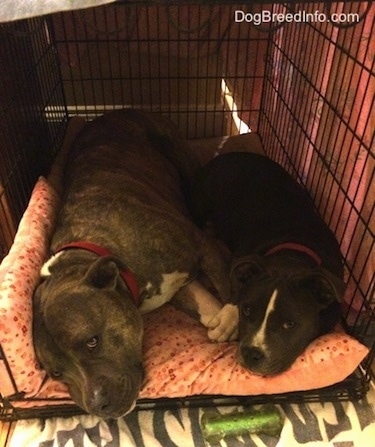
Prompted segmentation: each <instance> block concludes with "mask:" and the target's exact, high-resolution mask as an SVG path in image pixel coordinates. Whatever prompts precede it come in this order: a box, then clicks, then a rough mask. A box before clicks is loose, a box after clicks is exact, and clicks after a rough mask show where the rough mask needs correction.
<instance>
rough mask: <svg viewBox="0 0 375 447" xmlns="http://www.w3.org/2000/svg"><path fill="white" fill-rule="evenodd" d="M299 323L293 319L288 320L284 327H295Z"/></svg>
mask: <svg viewBox="0 0 375 447" xmlns="http://www.w3.org/2000/svg"><path fill="white" fill-rule="evenodd" d="M296 325H297V323H296V322H295V321H293V320H287V321H284V323H283V328H284V329H294V328H295V327H296Z"/></svg>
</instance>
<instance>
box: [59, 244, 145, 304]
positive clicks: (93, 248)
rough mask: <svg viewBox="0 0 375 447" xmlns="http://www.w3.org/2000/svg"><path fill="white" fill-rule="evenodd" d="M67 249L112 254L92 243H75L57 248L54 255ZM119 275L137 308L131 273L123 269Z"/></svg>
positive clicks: (137, 293) (137, 302)
mask: <svg viewBox="0 0 375 447" xmlns="http://www.w3.org/2000/svg"><path fill="white" fill-rule="evenodd" d="M67 248H82V249H84V250H87V251H91V252H92V253H95V254H96V255H98V256H112V253H111V252H110V251H109V250H107V249H106V248H103V247H101V246H100V245H96V244H93V243H92V242H86V241H76V242H70V243H69V244H64V245H62V246H60V247H58V248H57V250H56V251H55V254H56V253H57V252H59V251H62V250H65V249H67ZM120 275H121V278H122V279H123V280H124V281H125V284H126V285H127V286H128V289H129V290H130V292H131V294H132V296H133V300H134V302H135V304H136V306H139V304H140V302H139V295H140V294H139V287H138V283H137V280H136V278H135V276H134V274H133V272H132V271H130V270H129V269H126V268H124V269H123V270H122V271H121V272H120Z"/></svg>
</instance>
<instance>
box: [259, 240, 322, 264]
mask: <svg viewBox="0 0 375 447" xmlns="http://www.w3.org/2000/svg"><path fill="white" fill-rule="evenodd" d="M281 250H295V251H299V252H301V253H304V254H306V255H308V256H310V258H311V259H312V260H313V261H314V262H315V263H316V264H317V265H321V264H322V260H321V258H320V256H319V255H317V254H316V253H315V251H314V250H311V248H309V247H306V246H305V245H302V244H297V243H295V242H285V243H284V244H279V245H275V246H274V247H272V248H271V249H269V250H268V251H267V252H266V253H265V256H268V255H272V254H273V253H276V252H278V251H281Z"/></svg>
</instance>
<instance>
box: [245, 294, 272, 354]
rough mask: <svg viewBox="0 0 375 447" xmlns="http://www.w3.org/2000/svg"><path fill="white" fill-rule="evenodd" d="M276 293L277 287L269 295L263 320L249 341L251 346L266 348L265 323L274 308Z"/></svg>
mask: <svg viewBox="0 0 375 447" xmlns="http://www.w3.org/2000/svg"><path fill="white" fill-rule="evenodd" d="M277 295H278V291H277V289H275V290H274V291H273V293H272V295H271V298H270V300H269V302H268V306H267V309H266V313H265V315H264V320H263V322H262V324H261V326H260V328H259V331H258V332H257V333H256V334H255V335H254V337H253V341H252V343H251V344H252V346H255V347H257V348H260V349H263V350H266V349H267V346H266V329H267V323H268V319H269V317H270V315H271V313H272V312H273V311H274V310H275V302H276V298H277Z"/></svg>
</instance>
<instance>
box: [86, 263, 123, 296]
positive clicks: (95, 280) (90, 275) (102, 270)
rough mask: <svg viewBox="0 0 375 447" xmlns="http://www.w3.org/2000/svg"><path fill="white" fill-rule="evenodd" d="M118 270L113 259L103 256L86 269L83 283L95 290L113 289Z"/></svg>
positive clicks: (118, 273)
mask: <svg viewBox="0 0 375 447" xmlns="http://www.w3.org/2000/svg"><path fill="white" fill-rule="evenodd" d="M119 275H120V270H119V267H118V265H117V262H116V260H115V259H114V258H113V257H110V256H105V257H101V258H99V259H97V260H96V261H95V262H93V263H92V264H91V266H90V268H89V269H88V271H87V273H86V275H85V277H84V282H85V283H86V284H89V285H90V286H93V287H95V288H97V289H114V288H116V285H117V281H118V278H119Z"/></svg>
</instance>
